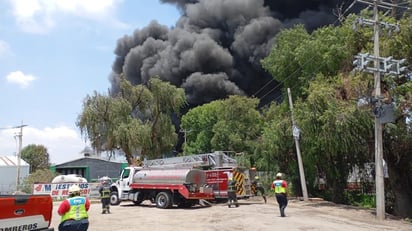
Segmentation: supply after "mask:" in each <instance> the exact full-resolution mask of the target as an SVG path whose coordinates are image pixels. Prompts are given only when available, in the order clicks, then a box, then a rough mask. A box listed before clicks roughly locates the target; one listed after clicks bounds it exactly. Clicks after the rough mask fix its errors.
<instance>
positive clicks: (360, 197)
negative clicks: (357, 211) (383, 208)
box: [345, 191, 376, 209]
mask: <svg viewBox="0 0 412 231" xmlns="http://www.w3.org/2000/svg"><path fill="white" fill-rule="evenodd" d="M345 198H346V201H347V202H348V203H349V204H351V205H356V206H359V207H363V208H369V209H370V208H375V207H376V197H375V195H373V194H364V193H361V192H358V191H346V192H345Z"/></svg>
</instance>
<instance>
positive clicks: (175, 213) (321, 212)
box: [52, 198, 412, 231]
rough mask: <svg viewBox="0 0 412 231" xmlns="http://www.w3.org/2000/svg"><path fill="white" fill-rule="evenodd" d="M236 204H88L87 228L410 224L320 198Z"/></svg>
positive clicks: (344, 228)
mask: <svg viewBox="0 0 412 231" xmlns="http://www.w3.org/2000/svg"><path fill="white" fill-rule="evenodd" d="M240 202H241V203H240V206H239V207H238V208H235V207H233V208H228V207H227V205H226V204H217V205H212V206H211V207H200V206H199V207H194V208H190V209H181V208H172V209H158V208H156V207H155V206H154V205H151V204H148V203H145V202H144V203H143V204H142V205H140V206H134V205H132V204H131V203H128V202H123V203H122V204H121V205H120V206H112V207H111V212H112V213H111V214H101V205H100V204H99V203H92V206H91V208H90V211H89V216H90V219H89V221H90V226H89V230H90V231H104V230H111V231H114V230H116V231H117V230H122V231H123V230H139V231H145V230H150V231H157V230H177V231H180V230H183V231H189V230H196V231H197V230H205V231H206V230H207V231H209V230H219V231H225V230H227V231H232V230H253V231H266V230H268V231H273V230H280V229H281V230H287V231H290V230H328V231H331V230H336V231H350V230H360V231H362V230H365V231H366V230H367V231H373V230H379V231H381V230H402V231H403V230H405V231H406V230H412V224H411V223H407V222H405V221H402V220H395V219H389V218H388V219H386V220H384V221H378V220H377V219H376V218H375V216H374V214H373V212H374V210H367V209H358V208H353V207H348V206H336V205H334V204H331V203H328V202H324V201H317V202H303V201H298V200H290V201H289V206H288V207H287V209H286V216H287V217H280V216H279V210H278V207H277V204H276V202H275V200H274V198H270V199H269V200H268V203H267V204H264V203H263V201H262V200H260V198H251V199H249V200H241V201H240ZM57 207H58V203H55V206H54V212H53V220H52V226H53V227H54V228H55V230H57V228H58V224H59V219H60V217H59V215H58V214H57Z"/></svg>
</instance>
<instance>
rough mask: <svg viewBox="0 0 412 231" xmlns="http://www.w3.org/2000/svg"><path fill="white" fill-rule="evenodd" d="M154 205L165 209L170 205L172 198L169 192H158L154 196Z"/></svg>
mask: <svg viewBox="0 0 412 231" xmlns="http://www.w3.org/2000/svg"><path fill="white" fill-rule="evenodd" d="M156 207H158V208H161V209H167V208H170V207H172V200H171V196H170V193H168V192H160V193H158V194H157V196H156Z"/></svg>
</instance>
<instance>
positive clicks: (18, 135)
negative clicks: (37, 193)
mask: <svg viewBox="0 0 412 231" xmlns="http://www.w3.org/2000/svg"><path fill="white" fill-rule="evenodd" d="M26 126H27V125H23V124H22V125H20V126H16V128H20V132H19V133H18V134H17V137H18V138H19V151H18V154H17V179H16V191H18V187H19V185H20V166H21V161H20V160H21V149H22V146H23V127H26Z"/></svg>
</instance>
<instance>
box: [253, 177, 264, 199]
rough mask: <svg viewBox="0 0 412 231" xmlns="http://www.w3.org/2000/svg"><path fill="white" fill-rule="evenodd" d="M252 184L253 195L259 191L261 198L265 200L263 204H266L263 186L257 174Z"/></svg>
mask: <svg viewBox="0 0 412 231" xmlns="http://www.w3.org/2000/svg"><path fill="white" fill-rule="evenodd" d="M252 185H253V187H254V189H255V190H254V194H255V196H257V194H258V192H260V194H261V195H262V197H263V200H264V201H265V204H266V194H265V188H263V185H262V183H260V181H259V176H255V180H254V181H253V182H252Z"/></svg>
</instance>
